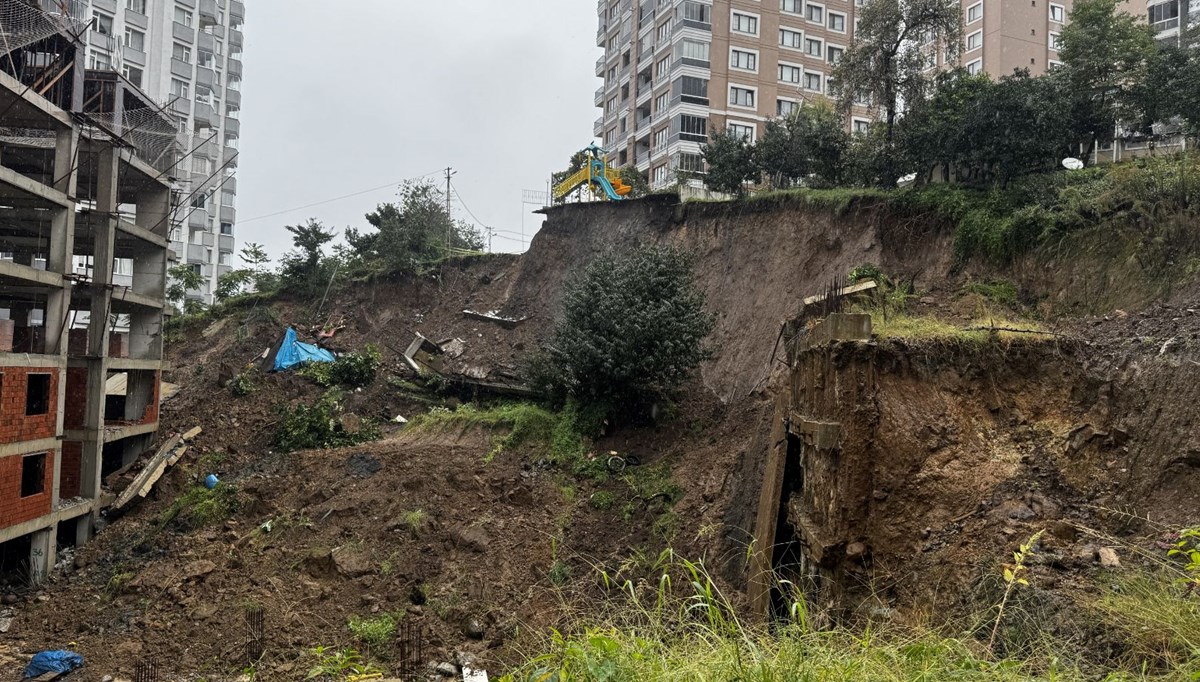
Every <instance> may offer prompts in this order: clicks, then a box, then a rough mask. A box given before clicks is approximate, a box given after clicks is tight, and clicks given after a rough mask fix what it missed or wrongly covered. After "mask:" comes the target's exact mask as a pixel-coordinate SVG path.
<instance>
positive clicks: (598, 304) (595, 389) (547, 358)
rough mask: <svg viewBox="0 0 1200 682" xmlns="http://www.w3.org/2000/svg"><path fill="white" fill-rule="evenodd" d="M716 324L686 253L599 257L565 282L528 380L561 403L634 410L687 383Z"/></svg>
mask: <svg viewBox="0 0 1200 682" xmlns="http://www.w3.org/2000/svg"><path fill="white" fill-rule="evenodd" d="M713 325H714V319H713V316H712V315H709V314H708V313H707V312H705V310H704V296H703V294H702V293H701V292H700V291H699V289H697V287H696V284H695V281H694V278H693V275H692V265H691V261H690V259H689V258H688V257H687V256H686V255H685V254H683V253H681V252H679V251H677V250H675V249H672V248H667V247H645V248H640V249H638V250H636V251H634V252H632V253H629V254H617V253H615V252H609V253H606V254H602V255H601V256H599V257H597V258H596V259H595V260H594V261H592V263H591V264H590V265H589V266H588V267H587V268H586V269H585V270H584V271H583V272H582V273H581V274H579V275H577V276H576V277H574V278H572V279H571V280H570V281H568V283H567V285H566V289H565V294H564V298H563V311H562V317H561V318H560V319H559V321H558V323H557V325H556V326H555V329H554V335H553V338H552V340H551V342H550V344H549V348H548V350H547V351H546V354H545V355H544V356H542V357H541V358H540V362H537V363H535V368H536V369H535V370H534V371H533V372H532V376H531V379H532V380H533V382H534V383H535V384H537V385H538V386H539V388H542V389H543V390H546V391H547V392H548V393H550V394H551V395H553V396H555V397H557V398H558V399H560V400H563V399H566V398H569V397H570V398H575V399H577V400H579V401H580V402H582V403H584V404H587V405H597V404H603V405H607V406H608V407H610V408H611V409H613V410H615V411H622V412H628V411H634V410H637V409H639V408H642V407H645V406H647V405H649V404H652V403H654V402H656V401H659V400H663V399H666V398H669V397H670V396H671V394H672V393H673V392H674V391H675V390H676V389H678V388H679V386H680V385H681V384H682V383H683V382H684V381H685V380H687V379H688V377H689V376H690V375H691V374H692V372H693V371H694V370H695V369H696V368H697V367H698V366H699V364H700V362H701V361H703V360H704V359H705V358H706V357H707V356H708V349H707V348H706V347H705V345H704V337H706V336H708V334H709V332H711V331H712V329H713Z"/></svg>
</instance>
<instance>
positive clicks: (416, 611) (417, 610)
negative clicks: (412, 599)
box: [405, 604, 425, 617]
mask: <svg viewBox="0 0 1200 682" xmlns="http://www.w3.org/2000/svg"><path fill="white" fill-rule="evenodd" d="M405 611H408V614H409V615H410V616H418V617H419V616H423V615H425V609H423V608H421V607H420V606H418V605H416V604H411V605H410V606H409V607H408V608H407V609H405Z"/></svg>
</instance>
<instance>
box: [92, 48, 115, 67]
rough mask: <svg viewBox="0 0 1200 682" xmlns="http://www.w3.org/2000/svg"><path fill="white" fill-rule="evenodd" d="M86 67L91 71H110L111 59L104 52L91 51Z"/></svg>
mask: <svg viewBox="0 0 1200 682" xmlns="http://www.w3.org/2000/svg"><path fill="white" fill-rule="evenodd" d="M88 68H89V69H92V70H93V71H111V70H112V60H110V59H109V58H108V55H106V54H101V53H99V52H93V53H92V54H91V55H89V56H88Z"/></svg>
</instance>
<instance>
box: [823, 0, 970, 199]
mask: <svg viewBox="0 0 1200 682" xmlns="http://www.w3.org/2000/svg"><path fill="white" fill-rule="evenodd" d="M858 22H859V23H858V29H857V30H856V32H855V36H854V41H853V42H852V43H851V44H850V47H849V49H847V50H846V53H845V55H843V56H842V59H841V61H840V62H838V64H837V66H836V67H834V69H833V74H832V76H831V80H830V83H831V86H832V90H833V92H834V93H835V94H836V96H837V98H838V100H839V103H840V104H841V106H842V108H843V109H844V110H846V111H849V110H850V108H851V107H852V106H853V105H854V104H855V103H856V102H859V101H867V102H870V103H872V104H873V105H875V106H878V107H880V108H882V109H883V111H884V112H885V117H884V130H883V135H884V137H883V139H884V142H885V145H884V148H883V150H882V151H883V158H882V162H883V168H882V173H883V178H882V180H883V184H885V185H888V186H891V185H894V184H895V181H896V163H895V149H894V136H895V125H896V118H897V115H898V114H899V111H900V104H901V102H904V103H905V104H907V105H908V106H912V105H913V104H915V103H916V102H918V101H920V100H922V99H924V98H925V93H926V87H927V85H928V82H929V81H928V78H927V77H926V75H925V66H926V58H925V53H924V50H923V49H922V43H925V42H933V43H934V44H935V45H938V44H940V45H941V46H942V47H943V48H944V50H945V51H946V53H947V54H948V55H950V56H951V57H952V58H957V55H958V52H959V47H960V44H961V40H962V10H961V8H960V6H959V2H958V0H872V2H871V3H869V4H868V5H867V6H866V7H864V8H862V9H861V10H859V18H858ZM927 39H928V41H927Z"/></svg>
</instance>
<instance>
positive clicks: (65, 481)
mask: <svg viewBox="0 0 1200 682" xmlns="http://www.w3.org/2000/svg"><path fill="white" fill-rule="evenodd" d="M82 467H83V443H79V442H75V441H65V442H64V443H63V444H62V471H61V473H59V475H58V497H59V499H62V500H69V499H71V498H72V497H79V490H80V488H81V487H82V485H83V481H82V477H83V469H82Z"/></svg>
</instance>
